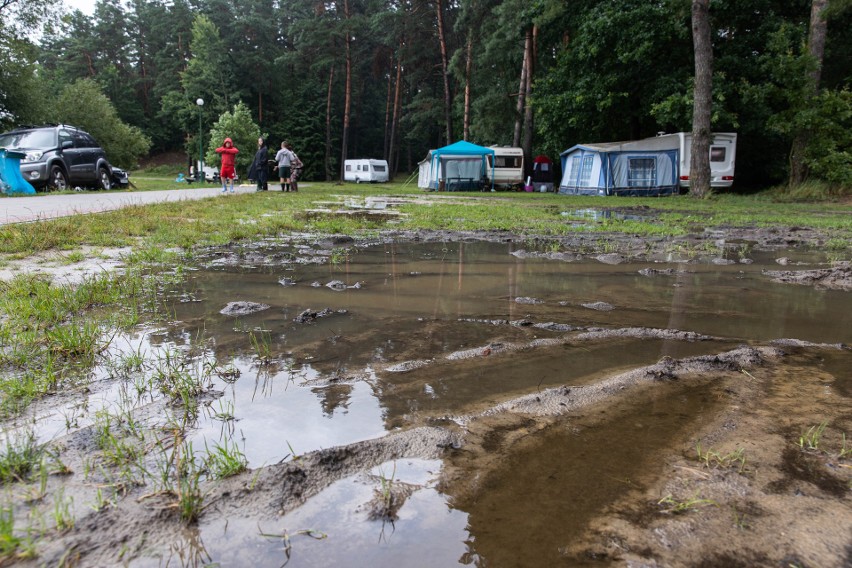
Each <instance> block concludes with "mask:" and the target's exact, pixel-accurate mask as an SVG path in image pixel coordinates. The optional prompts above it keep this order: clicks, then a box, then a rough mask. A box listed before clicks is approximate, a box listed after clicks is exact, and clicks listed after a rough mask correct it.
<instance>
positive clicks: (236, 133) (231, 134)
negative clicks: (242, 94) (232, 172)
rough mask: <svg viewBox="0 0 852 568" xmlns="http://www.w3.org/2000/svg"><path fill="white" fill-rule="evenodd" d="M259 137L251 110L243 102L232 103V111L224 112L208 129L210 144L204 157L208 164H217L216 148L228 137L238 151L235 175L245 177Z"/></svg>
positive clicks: (258, 128) (258, 130) (258, 129)
mask: <svg viewBox="0 0 852 568" xmlns="http://www.w3.org/2000/svg"><path fill="white" fill-rule="evenodd" d="M259 137H260V127H259V126H258V125H257V124H255V122H254V121H253V120H252V118H251V111H250V110H249V108H248V106H246V105H245V104H244V103H242V102H239V103H237V104H236V105H234V111H233V112H224V113H222V115H221V116H220V117H219V120H218V121H216V123H215V124H214V125H213V127H212V128H211V129H210V144H209V145H208V147H207V154H206V155H205V157H204V159H205V160H206V162H207V163H208V164H218V163H220V162H219V155H218V154H216V148H217V147H219V146H221V145H222V144H223V143H224V141H225V138H230V139H231V140H233V142H234V146H236V148H237V149H238V150H239V151H240V153H239V154H237V175H240V176H241V177H245V172H246V170H247V169H248V167H249V164H251V162H252V160H253V159H254V152H255V150H256V148H257V139H258V138H259Z"/></svg>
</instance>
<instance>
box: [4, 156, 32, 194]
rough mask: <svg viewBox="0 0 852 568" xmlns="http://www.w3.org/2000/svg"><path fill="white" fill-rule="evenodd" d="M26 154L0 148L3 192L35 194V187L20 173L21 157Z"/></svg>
mask: <svg viewBox="0 0 852 568" xmlns="http://www.w3.org/2000/svg"><path fill="white" fill-rule="evenodd" d="M25 156H26V154H24V153H23V152H15V151H12V150H7V149H5V148H0V181H2V182H3V188H4V193H6V194H12V193H23V194H25V195H35V192H36V191H35V188H34V187H33V186H32V185H30V182H28V181H27V180H25V179H24V178H23V176H22V175H21V159H22V158H24V157H25Z"/></svg>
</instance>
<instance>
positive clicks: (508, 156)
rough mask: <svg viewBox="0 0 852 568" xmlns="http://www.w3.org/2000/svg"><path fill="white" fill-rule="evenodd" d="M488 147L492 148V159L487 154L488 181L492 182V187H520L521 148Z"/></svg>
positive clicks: (521, 173)
mask: <svg viewBox="0 0 852 568" xmlns="http://www.w3.org/2000/svg"><path fill="white" fill-rule="evenodd" d="M489 148H491V149H492V150H494V156H493V159H492V157H491V156H488V171H487V176H488V179H489V181H491V182H493V185H494V187H495V188H498V189H521V188H522V187H523V186H524V151H523V150H522V149H521V148H512V147H509V146H489ZM492 166H493V168H492ZM492 171H493V172H494V174H493V177H492V173H491V172H492Z"/></svg>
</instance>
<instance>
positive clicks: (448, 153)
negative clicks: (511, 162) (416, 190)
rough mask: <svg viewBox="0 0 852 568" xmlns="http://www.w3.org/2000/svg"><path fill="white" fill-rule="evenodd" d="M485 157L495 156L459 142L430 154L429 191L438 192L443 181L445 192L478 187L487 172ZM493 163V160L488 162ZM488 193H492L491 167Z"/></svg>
mask: <svg viewBox="0 0 852 568" xmlns="http://www.w3.org/2000/svg"><path fill="white" fill-rule="evenodd" d="M486 156H492V158H493V156H494V150H492V149H491V148H486V147H484V146H477V145H476V144H471V143H470V142H465V141H464V140H460V141H458V142H455V143H453V144H450V145H449V146H444V147H443V148H438V149H437V150H432V152H431V158H432V159H431V164H430V175H429V179H430V182H431V184H432V189H438V184H439V183H440V181H444V187H445V189H446V190H447V191H453V190H454V189H455V190H466V189H474V188H479V187H481V183H482V178H483V177H485V174H486V172H487V171H488V162H487V160H486ZM491 163H492V164H493V163H494V160H493V159H492V160H491ZM491 180H492V182H491V189H494V182H493V180H494V166H493V165H492V166H491Z"/></svg>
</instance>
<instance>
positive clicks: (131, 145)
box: [53, 79, 151, 168]
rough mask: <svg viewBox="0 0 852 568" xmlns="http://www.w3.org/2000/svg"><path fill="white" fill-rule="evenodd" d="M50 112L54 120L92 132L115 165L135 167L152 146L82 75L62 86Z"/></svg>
mask: <svg viewBox="0 0 852 568" xmlns="http://www.w3.org/2000/svg"><path fill="white" fill-rule="evenodd" d="M53 113H54V115H55V119H56V121H57V122H62V123H66V124H71V125H73V126H77V127H79V128H82V129H83V130H85V131H87V132H88V133H89V134H91V135H92V136H94V137H95V140H97V141H98V143H99V144H100V145H101V146H102V147H103V149H104V150H105V151H106V154H107V159H109V161H110V163H112V164H114V165H116V166H119V167H124V168H131V167H134V166H135V165H136V163H137V161H138V160H139V158H140V157H141V156H143V155H145V154H146V153H147V152H148V150H149V148H150V147H151V140H150V139H149V138H148V137H147V136H145V134H143V133H142V131H141V130H140V129H139V128H137V127H135V126H129V125H128V124H125V123H124V122H122V121H121V119H120V118H119V117H118V114H117V113H116V111H115V107H113V105H112V103H111V102H110V100H109V99H108V98H107V97H106V96H104V94H103V93H102V92H101V89H100V87H98V85H97V84H96V83H95V82H94V81H91V80H88V79H81V80H79V81H76V82H75V83H73V84H71V85H68V86H67V87H65V88H64V89H63V90H62V93H61V94H60V95H59V99H58V100H57V101H56V107H55V109H54V111H53Z"/></svg>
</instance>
